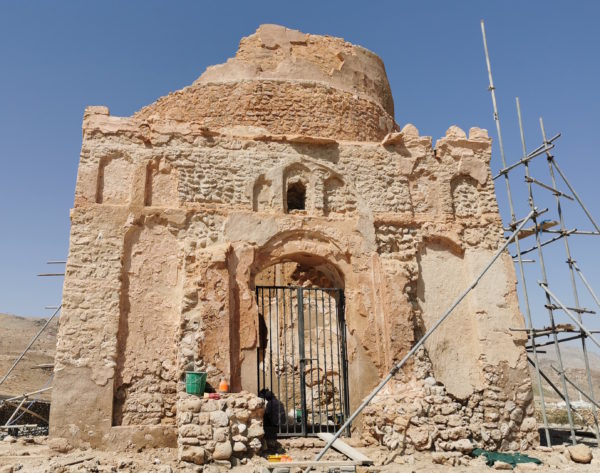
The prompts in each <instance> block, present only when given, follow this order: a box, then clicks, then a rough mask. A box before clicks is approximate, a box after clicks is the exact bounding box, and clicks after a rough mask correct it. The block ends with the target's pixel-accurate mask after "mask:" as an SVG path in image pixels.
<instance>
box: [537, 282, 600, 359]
mask: <svg viewBox="0 0 600 473" xmlns="http://www.w3.org/2000/svg"><path fill="white" fill-rule="evenodd" d="M538 284H539V285H540V286H541V287H542V289H543V290H544V291H546V294H548V296H550V298H551V299H554V301H555V302H556V303H557V304H558V305H559V306H560V307H561V309H562V310H563V311H564V312H565V314H567V315H568V316H569V317H570V318H571V320H572V321H573V322H575V325H577V326H578V327H579V329H580V330H581V331H583V332H584V333H585V334H586V336H587V337H588V338H589V339H590V340H591V341H592V342H594V343H595V344H596V346H598V348H600V340H598V339H597V338H596V337H594V334H593V333H592V332H590V331H589V330H588V329H587V328H586V327H585V325H583V324H582V323H581V322H579V320H577V317H575V316H574V315H573V314H572V313H571V311H570V310H569V309H567V307H566V306H565V305H564V304H563V303H562V302H561V301H560V300H559V299H558V297H556V295H555V294H554V293H553V292H552V291H551V290H550V289H548V285H547V284H546V283H544V282H542V281H538ZM560 368H561V369H562V366H561V367H560Z"/></svg>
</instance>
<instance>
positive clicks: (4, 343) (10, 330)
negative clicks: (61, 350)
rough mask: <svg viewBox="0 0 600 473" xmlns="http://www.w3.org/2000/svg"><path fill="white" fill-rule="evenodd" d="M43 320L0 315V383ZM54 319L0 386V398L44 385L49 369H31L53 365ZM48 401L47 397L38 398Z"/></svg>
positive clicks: (50, 371)
mask: <svg viewBox="0 0 600 473" xmlns="http://www.w3.org/2000/svg"><path fill="white" fill-rule="evenodd" d="M46 321H47V319H42V318H35V317H19V316H17V315H8V314H0V379H2V378H3V377H4V375H5V374H6V372H7V371H8V369H9V368H10V367H11V366H12V364H13V363H14V361H15V360H16V358H17V357H18V356H19V355H20V354H21V353H22V352H23V350H24V349H25V348H26V347H27V345H28V344H29V342H30V341H31V340H32V339H33V337H34V336H35V335H36V333H38V332H39V330H40V329H41V328H42V327H43V326H44V324H45V323H46ZM57 324H58V318H55V319H54V320H52V322H50V324H49V325H48V327H46V330H44V332H43V333H42V334H41V335H40V337H39V338H38V339H37V340H36V342H35V343H34V344H33V345H32V347H31V348H30V350H29V351H28V352H27V354H26V355H25V357H24V358H23V359H22V360H21V361H20V362H19V364H18V365H17V367H16V368H15V370H14V371H13V372H12V373H11V374H10V376H9V377H8V378H7V379H6V381H5V382H4V383H3V384H2V385H0V395H15V394H23V393H25V392H31V391H35V390H37V389H40V388H42V387H43V386H44V385H45V384H46V383H47V381H48V379H49V377H50V375H51V374H52V370H51V369H50V368H34V367H36V366H39V365H51V364H53V363H54V353H55V350H56V331H57ZM41 397H42V398H45V399H48V398H49V397H50V395H49V393H46V395H42V396H41Z"/></svg>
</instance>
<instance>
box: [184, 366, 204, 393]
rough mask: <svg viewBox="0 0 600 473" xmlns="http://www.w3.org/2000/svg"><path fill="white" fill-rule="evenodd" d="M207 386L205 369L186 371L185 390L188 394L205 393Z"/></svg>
mask: <svg viewBox="0 0 600 473" xmlns="http://www.w3.org/2000/svg"><path fill="white" fill-rule="evenodd" d="M205 387H206V373H205V372H204V371H186V372H185V392H186V393H188V394H198V395H200V396H201V395H202V394H204V388H205Z"/></svg>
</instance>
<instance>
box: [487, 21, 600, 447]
mask: <svg viewBox="0 0 600 473" xmlns="http://www.w3.org/2000/svg"><path fill="white" fill-rule="evenodd" d="M481 33H482V37H483V47H484V52H485V60H486V65H487V72H488V78H489V91H490V94H491V98H492V107H493V112H494V122H495V124H496V131H497V134H498V145H499V149H500V157H501V160H502V169H501V170H500V172H499V173H498V174H497V175H496V176H494V179H498V178H500V177H502V178H503V179H504V182H505V185H506V194H507V201H508V207H509V211H510V222H509V223H508V225H507V226H506V230H507V231H513V230H514V229H515V228H516V227H517V225H518V224H519V222H518V221H516V220H515V206H516V205H521V206H522V207H525V208H527V209H529V210H533V209H535V208H536V206H537V205H539V199H540V197H539V195H537V194H536V193H537V191H538V190H539V191H540V192H543V193H544V192H549V193H550V194H551V195H552V196H553V197H550V199H551V200H553V201H554V202H553V205H554V209H551V210H550V212H551V214H552V215H550V218H551V220H544V221H540V219H539V214H537V213H534V214H533V216H532V218H531V220H532V222H533V227H531V228H527V229H524V230H522V231H521V232H519V233H518V235H517V236H516V237H515V238H514V239H513V244H514V248H513V250H512V253H513V259H514V260H515V264H516V265H517V267H518V270H519V271H518V272H519V280H520V285H521V291H520V293H521V296H522V299H521V303H522V308H523V310H524V313H525V321H526V327H527V328H526V329H525V330H526V332H527V335H528V344H527V351H528V353H529V355H528V358H529V362H530V363H531V364H532V365H533V367H534V370H535V378H536V381H537V394H538V396H539V401H540V411H541V417H542V422H543V430H544V435H545V440H546V444H547V445H551V443H552V442H551V436H550V425H549V421H548V407H549V406H548V404H549V403H548V402H547V400H546V398H545V396H544V389H543V384H542V380H543V381H545V382H546V383H547V385H548V386H549V387H550V388H551V389H552V390H553V391H554V392H556V393H557V395H558V397H559V398H561V399H562V400H563V401H564V403H565V408H566V414H567V421H568V424H569V430H570V437H571V441H572V442H573V444H575V443H576V442H577V430H578V429H577V428H576V426H575V423H574V421H573V414H574V413H575V414H576V415H577V417H578V418H579V420H580V421H581V422H582V424H583V427H584V429H587V430H589V431H593V432H594V435H595V436H596V441H597V442H598V444H599V445H600V429H599V426H598V407H599V404H598V402H597V401H596V396H595V393H594V386H593V383H592V372H591V368H590V356H589V353H588V347H589V343H592V344H594V345H596V346H597V347H599V348H600V340H599V339H598V337H597V335H596V336H595V335H594V334H595V333H598V331H594V330H589V329H588V328H587V327H586V325H585V324H584V321H583V315H584V314H589V315H595V313H596V312H595V311H593V310H590V309H587V308H585V307H582V305H581V292H580V287H579V286H578V284H577V281H578V277H579V279H580V280H581V283H582V284H583V286H584V287H585V290H587V291H588V292H589V294H590V297H591V298H592V299H593V301H594V302H595V303H596V304H597V305H598V307H599V308H600V300H599V299H598V297H597V295H596V293H595V292H594V290H593V289H592V286H591V285H590V283H589V282H588V280H587V279H586V278H585V276H584V274H583V272H582V270H581V268H580V267H579V266H578V264H577V261H576V260H575V259H574V257H573V246H572V245H571V239H572V238H577V237H579V236H581V235H588V236H589V235H591V236H598V235H600V227H599V226H598V224H597V223H596V221H595V220H594V218H593V217H592V214H591V213H590V211H589V209H588V208H587V207H586V206H585V204H584V203H583V201H582V199H581V197H580V196H579V194H577V192H576V191H575V189H574V188H573V186H572V184H571V182H570V181H569V180H568V179H567V177H566V176H565V173H564V172H563V171H562V169H561V168H560V167H559V165H558V164H557V160H556V156H555V155H554V154H553V153H552V150H554V149H555V147H556V143H555V142H556V141H557V140H558V138H560V136H561V135H560V133H558V134H556V135H554V136H553V137H552V138H550V139H548V138H547V137H546V130H545V128H544V122H543V120H542V118H540V119H539V124H540V132H541V138H542V144H541V145H540V146H538V147H537V148H535V149H534V150H533V151H530V152H527V146H526V143H525V132H524V127H523V120H522V115H521V104H520V101H519V98H518V97H517V98H516V111H517V119H518V125H519V132H520V142H521V152H522V155H521V156H520V158H519V159H518V160H517V161H516V162H515V163H514V164H511V165H507V162H506V157H505V150H504V143H503V140H502V131H501V127H500V118H499V114H498V105H497V100H496V88H495V86H494V81H493V77H492V68H491V63H490V55H489V51H488V45H487V38H486V34H485V25H484V22H483V20H482V21H481ZM539 156H545V157H546V161H547V171H548V175H547V176H545V177H541V176H536V177H535V178H534V177H533V176H532V175H531V174H532V165H533V163H534V161H535V160H536V158H538V157H539ZM519 172H522V178H523V181H522V182H524V184H525V196H526V197H524V198H523V199H521V200H519V199H515V198H514V196H515V195H516V194H515V193H514V189H513V188H512V187H511V182H510V177H512V178H513V179H514V178H515V177H516V175H517V174H518V173H519ZM556 174H558V176H560V179H561V181H558V180H557V176H556ZM547 179H549V181H550V183H548V180H547ZM559 185H561V186H562V185H565V186H566V188H567V189H568V192H567V190H561V189H559V188H558V186H559ZM534 189H535V191H534ZM550 194H549V195H550ZM536 196H537V198H538V202H537V203H536V200H535V197H536ZM546 197H547V196H546ZM542 198H543V197H542ZM568 203H573V204H574V205H577V206H578V207H579V208H580V209H581V210H582V211H583V213H584V214H585V216H586V217H587V219H588V220H589V222H590V223H591V224H592V226H593V228H594V230H591V231H580V230H578V229H576V228H575V229H569V227H567V222H566V217H565V214H566V209H567V205H566V204H568ZM557 226H558V229H554V227H557ZM531 236H533V237H534V239H535V244H534V245H533V246H532V247H530V248H527V249H524V250H522V249H521V243H520V242H521V240H523V239H524V238H527V237H531ZM561 240H562V243H563V245H564V254H565V256H566V265H567V272H568V275H569V276H568V277H569V281H570V289H571V298H570V299H569V300H568V302H567V303H565V302H566V300H564V301H565V302H563V300H561V299H559V297H558V296H557V295H556V293H555V292H554V291H553V290H551V289H550V283H549V279H548V275H549V271H548V268H549V266H548V263H549V262H550V259H548V258H547V254H545V253H544V248H546V247H549V246H550V245H552V244H553V243H555V242H559V241H561ZM546 251H547V250H546ZM532 252H535V253H534V254H535V255H536V256H537V261H538V263H539V273H538V274H539V279H538V280H537V281H536V282H537V284H534V285H533V286H534V287H535V286H539V290H540V291H541V296H542V297H543V299H544V300H545V304H543V306H544V307H543V309H545V312H546V313H547V319H548V325H546V326H545V327H543V328H536V327H534V323H533V317H532V304H531V301H532V295H533V293H532V292H531V291H532V289H531V286H532V284H531V281H532V280H531V278H529V279H528V278H527V276H526V271H525V269H524V263H534V262H535V260H524V259H523V255H525V254H527V253H532ZM553 256H554V257H556V252H553ZM530 267H531V266H530ZM556 267H558V266H557V265H553V266H552V274H551V276H554V277H555V276H556V274H555V273H556V270H555V268H556ZM577 276H578V277H577ZM534 281H535V280H534ZM528 283H529V286H530V287H528ZM535 296H538V297H539V296H540V294H537V295H534V297H535ZM565 316H566V317H567V318H568V319H570V320H569V322H572V324H574V325H572V324H570V323H569V324H565V323H559V322H558V321H559V320H560V319H564V318H565ZM515 330H523V329H518V328H516V329H515ZM564 334H570V336H562V337H559V335H564ZM541 337H549V338H550V341H548V342H545V343H544V342H540V340H539V338H541ZM577 340H579V341H580V344H579V346H580V349H581V351H580V357H581V360H582V361H583V364H584V366H585V378H586V382H585V384H586V386H585V387H583V386H580V385H578V384H577V383H576V382H575V380H573V379H571V378H569V377H568V376H567V374H566V373H565V367H564V363H563V356H562V353H561V343H564V342H574V343H577ZM545 346H553V347H554V352H555V357H556V363H557V366H552V365H551V368H552V371H553V372H554V373H555V374H556V375H557V376H558V379H559V383H557V384H558V385H557V384H555V383H553V382H552V381H551V378H550V377H549V376H548V373H545V372H544V371H543V370H542V368H541V366H540V359H539V358H540V357H539V356H538V354H539V353H545V352H541V351H539V350H538V349H539V348H541V347H545ZM568 386H571V389H572V391H571V392H573V390H574V391H575V392H576V393H578V394H579V395H580V396H582V397H583V398H585V399H586V401H587V402H588V406H589V410H590V411H591V417H592V419H591V420H586V419H585V417H583V416H581V415H580V411H581V408H580V407H579V408H578V409H576V408H575V407H574V406H573V403H572V402H571V400H570V398H569V390H568ZM580 433H583V432H580Z"/></svg>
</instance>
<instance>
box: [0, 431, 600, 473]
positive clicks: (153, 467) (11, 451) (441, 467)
mask: <svg viewBox="0 0 600 473" xmlns="http://www.w3.org/2000/svg"><path fill="white" fill-rule="evenodd" d="M545 450H546V451H542V450H535V451H531V452H525V453H527V454H528V455H530V456H534V457H536V458H539V459H540V460H542V462H543V466H532V465H527V466H521V465H519V466H518V467H517V468H516V469H515V470H514V471H515V472H516V473H518V472H522V471H560V472H573V473H580V472H581V473H583V472H599V471H600V449H597V448H594V449H592V450H593V454H594V459H593V460H592V463H591V464H588V465H581V464H577V463H574V462H573V461H571V460H569V459H567V458H566V457H565V455H564V454H563V453H561V450H563V447H555V449H554V450H550V451H547V450H548V449H545ZM361 451H363V452H364V453H366V454H367V455H369V456H370V457H371V458H372V459H373V460H374V461H375V465H374V466H372V467H357V472H360V473H367V472H372V473H377V472H382V473H383V472H386V473H387V472H398V473H412V472H453V473H475V472H482V471H483V472H485V471H489V472H494V471H496V470H495V469H494V468H490V467H488V466H486V465H485V464H484V462H483V461H482V460H481V459H473V458H469V457H460V456H459V457H456V460H453V461H454V462H455V463H459V464H457V465H456V466H450V465H448V464H438V463H435V461H439V456H438V457H436V454H431V453H422V454H415V455H404V456H403V455H398V454H391V453H390V452H388V451H386V450H383V449H373V448H371V449H361ZM317 452H318V448H313V449H302V450H297V451H294V450H291V451H289V452H288V453H290V454H291V455H292V457H293V458H294V459H295V460H300V459H303V458H311V457H314V455H315V454H316V453H317ZM342 458H343V457H341V456H340V455H339V454H335V453H334V454H332V456H330V459H342ZM267 465H268V464H267V461H266V460H265V459H263V458H259V459H255V460H254V459H253V460H248V461H247V462H246V464H238V465H236V466H234V467H233V468H231V469H228V468H225V467H219V466H212V465H211V466H204V467H199V466H194V465H188V464H183V463H179V462H178V461H177V452H176V450H174V449H155V450H146V451H141V452H135V451H132V452H118V453H116V452H104V451H97V450H89V449H88V450H80V449H75V450H71V451H69V452H67V453H59V452H57V451H55V450H53V449H52V448H50V446H49V442H48V441H47V439H46V438H45V437H36V438H33V439H24V438H20V439H17V440H16V441H15V442H14V443H11V442H7V441H0V473H12V472H17V471H18V472H32V473H38V472H39V473H42V472H43V473H50V472H52V473H54V472H60V473H63V472H93V473H100V472H117V473H131V472H156V473H159V472H160V473H174V472H184V473H187V472H190V473H191V472H203V473H217V472H224V471H231V472H234V473H254V472H256V473H263V472H265V473H266V471H267V470H265V469H264V468H265V466H267ZM294 471H301V470H299V469H293V470H292V472H294ZM314 471H327V470H326V469H317V470H314Z"/></svg>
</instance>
